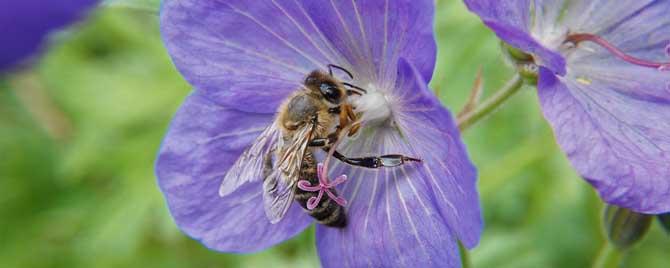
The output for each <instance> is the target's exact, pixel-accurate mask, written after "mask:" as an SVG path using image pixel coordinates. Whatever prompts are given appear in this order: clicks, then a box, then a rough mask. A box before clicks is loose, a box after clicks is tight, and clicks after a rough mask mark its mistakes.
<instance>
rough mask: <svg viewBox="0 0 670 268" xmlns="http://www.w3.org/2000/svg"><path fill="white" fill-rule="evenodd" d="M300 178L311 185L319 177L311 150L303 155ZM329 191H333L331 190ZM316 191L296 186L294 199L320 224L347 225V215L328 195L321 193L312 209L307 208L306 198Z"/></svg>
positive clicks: (315, 194)
mask: <svg viewBox="0 0 670 268" xmlns="http://www.w3.org/2000/svg"><path fill="white" fill-rule="evenodd" d="M300 179H301V180H307V181H309V183H310V184H311V185H318V184H319V178H318V176H317V174H316V161H315V160H314V155H313V154H312V152H311V151H309V150H307V151H306V152H305V155H304V157H303V161H302V167H301V170H300ZM331 191H334V189H333V190H331ZM317 195H318V192H307V191H304V190H302V189H300V188H298V187H296V188H295V200H296V201H298V203H300V206H302V207H303V208H304V209H305V211H307V213H308V214H309V215H310V216H312V217H314V218H315V219H316V221H317V222H318V223H320V224H323V225H326V226H330V227H337V228H343V227H345V226H347V216H346V213H344V208H343V207H342V206H340V205H338V204H337V203H336V202H335V201H333V200H332V199H330V197H329V196H328V195H325V194H324V195H323V197H322V198H321V201H320V202H319V204H318V205H317V206H316V207H315V208H314V209H312V210H309V209H307V200H309V198H310V197H316V196H317Z"/></svg>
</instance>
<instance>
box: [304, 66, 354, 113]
mask: <svg viewBox="0 0 670 268" xmlns="http://www.w3.org/2000/svg"><path fill="white" fill-rule="evenodd" d="M305 86H306V87H307V88H308V89H309V90H310V91H312V92H314V93H317V94H321V96H323V98H324V99H325V100H326V101H327V102H329V103H332V104H335V105H339V104H340V103H341V102H342V101H343V100H344V98H346V96H347V95H346V91H344V88H343V86H342V84H341V83H339V82H337V80H335V79H334V78H333V77H332V76H330V75H328V74H326V73H323V72H321V71H313V72H312V73H310V74H309V75H308V76H307V78H305Z"/></svg>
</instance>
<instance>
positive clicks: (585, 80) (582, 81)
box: [576, 76, 591, 86]
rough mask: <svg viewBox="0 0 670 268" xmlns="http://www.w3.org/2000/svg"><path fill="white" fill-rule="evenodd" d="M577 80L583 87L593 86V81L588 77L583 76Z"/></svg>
mask: <svg viewBox="0 0 670 268" xmlns="http://www.w3.org/2000/svg"><path fill="white" fill-rule="evenodd" d="M576 80H577V82H579V83H580V84H582V85H586V86H588V85H591V79H589V78H588V77H583V76H581V77H577V79H576Z"/></svg>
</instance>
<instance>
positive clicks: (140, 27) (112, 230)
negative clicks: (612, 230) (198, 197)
mask: <svg viewBox="0 0 670 268" xmlns="http://www.w3.org/2000/svg"><path fill="white" fill-rule="evenodd" d="M108 2H116V3H115V4H113V5H111V6H110V5H107V6H104V7H101V8H98V9H97V10H95V11H94V12H92V13H91V14H90V16H89V18H88V19H87V20H86V21H83V22H81V23H79V24H78V25H75V26H74V27H71V28H69V29H67V30H66V31H64V32H62V33H58V34H57V35H56V36H54V37H53V38H52V39H53V42H52V43H53V44H52V45H51V46H50V48H49V50H48V52H47V53H46V55H44V57H43V59H42V60H41V61H40V62H39V64H37V65H35V66H34V68H33V69H32V70H26V71H23V72H21V73H16V74H11V75H8V76H6V77H5V78H4V79H2V81H1V82H0V88H1V90H0V267H316V266H318V258H317V256H316V251H315V247H314V236H313V229H309V230H308V231H307V232H305V233H303V234H301V235H300V236H298V237H297V238H295V239H293V240H290V241H288V242H286V243H284V244H282V245H279V246H277V247H274V248H272V249H269V250H267V251H264V252H260V253H257V254H250V255H232V254H222V253H217V252H213V251H209V250H207V249H206V248H205V247H203V246H201V245H200V244H198V243H197V242H195V241H193V240H191V239H189V238H187V237H186V236H185V235H183V234H182V233H181V232H180V231H179V230H178V229H177V228H176V226H175V224H174V222H173V221H172V219H171V217H170V216H169V213H168V210H167V207H166V205H165V203H164V200H163V196H162V194H161V193H160V191H159V189H158V187H157V185H156V182H155V181H156V178H155V176H154V172H153V164H154V160H155V157H156V152H157V150H158V148H159V144H160V142H161V140H162V137H163V135H164V133H165V132H166V129H167V126H168V123H169V122H170V119H171V117H172V115H173V114H174V113H175V111H176V110H177V108H178V107H179V105H180V103H181V101H182V100H183V99H184V97H185V96H186V95H187V94H188V93H189V91H190V87H189V85H188V84H187V83H186V82H185V81H184V80H183V79H182V78H181V76H180V75H179V74H178V73H177V71H176V70H175V68H174V66H173V65H172V63H171V61H170V59H169V57H168V55H167V53H166V51H165V49H164V47H163V45H162V43H161V39H160V34H159V29H158V22H157V20H158V17H157V15H156V12H155V10H156V9H157V6H158V1H156V0H144V1H142V0H140V1H132V0H126V1H121V2H119V1H108ZM437 12H438V13H437V22H436V30H437V38H438V43H439V53H438V56H439V58H438V67H437V70H436V72H435V76H434V77H435V78H434V81H432V86H433V87H434V88H435V89H436V91H437V93H438V95H439V96H440V98H441V99H442V100H443V102H444V103H445V104H446V105H447V106H448V107H449V108H451V109H452V111H457V110H459V109H460V107H461V106H462V105H463V103H464V102H465V100H466V98H467V94H468V91H469V89H470V88H471V87H472V83H473V80H474V78H475V76H476V73H477V70H478V69H479V68H481V69H482V71H483V75H484V80H485V89H486V90H487V91H486V94H490V93H491V92H492V91H494V89H495V88H498V87H499V86H501V85H502V84H503V83H504V82H505V80H506V79H507V78H509V77H510V76H511V69H510V68H508V67H507V66H506V65H505V64H504V62H503V60H502V59H501V57H500V55H499V50H498V42H497V41H496V39H495V37H494V35H493V34H492V33H491V32H490V31H489V30H488V29H486V28H485V27H484V26H483V25H482V24H481V23H480V22H479V20H478V18H476V17H475V16H473V15H472V14H470V13H468V12H467V11H466V9H465V7H464V5H463V3H462V2H461V1H458V0H442V1H439V4H438V11H437ZM536 98H537V96H536V94H535V92H534V91H533V90H532V88H530V87H528V88H526V89H525V90H523V92H522V93H521V94H519V95H517V96H515V97H514V98H513V99H512V100H511V101H510V102H509V103H508V104H506V105H505V106H504V107H503V108H501V109H500V110H499V111H498V112H497V113H496V114H495V115H493V116H490V117H489V118H488V119H487V120H485V121H483V122H480V123H479V124H478V125H476V126H475V127H473V128H471V129H469V130H468V131H467V132H466V133H465V134H464V137H465V141H466V143H467V145H468V148H469V151H470V155H471V156H472V158H473V159H474V162H475V163H476V165H477V167H478V168H479V170H480V175H481V176H480V178H479V189H480V193H481V199H482V203H483V211H484V217H485V221H486V228H485V231H484V235H483V237H482V240H481V243H480V246H479V247H477V248H476V249H475V250H474V251H472V260H473V263H474V267H588V266H590V264H591V263H592V261H593V258H594V256H595V255H596V253H597V252H598V250H599V248H600V247H601V245H602V243H603V239H604V238H603V235H602V233H601V230H600V215H601V211H602V204H601V203H600V201H599V200H598V198H597V196H596V194H595V193H594V191H593V190H592V189H591V188H590V187H589V186H588V185H587V184H586V183H585V182H584V181H582V180H581V179H580V178H578V176H577V175H576V174H575V172H574V171H573V170H572V169H571V168H570V166H569V164H568V162H567V160H566V158H565V157H564V156H563V154H562V153H561V152H560V151H559V150H558V148H557V146H556V144H555V142H554V140H553V136H552V133H551V130H550V129H549V128H548V125H547V123H546V122H545V121H544V120H543V118H542V115H541V113H540V110H539V107H538V103H537V100H536ZM624 266H625V267H670V237H669V236H668V235H666V234H665V233H664V232H663V231H662V230H661V228H660V227H659V226H658V224H656V223H655V224H654V225H653V227H652V230H651V232H650V233H649V235H648V236H647V237H646V239H645V240H644V241H643V242H642V243H641V245H639V246H638V247H636V248H634V249H633V250H632V251H631V253H630V254H629V256H628V257H627V258H626V260H625V263H624Z"/></svg>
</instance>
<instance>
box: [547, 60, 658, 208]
mask: <svg viewBox="0 0 670 268" xmlns="http://www.w3.org/2000/svg"><path fill="white" fill-rule="evenodd" d="M607 62H609V63H610V64H609V66H608V65H607ZM607 67H609V68H607ZM598 68H600V69H598ZM669 82H670V76H668V73H663V72H660V71H657V70H653V69H647V68H642V67H635V66H621V65H618V66H617V65H616V64H611V59H609V61H607V60H606V61H604V62H601V66H600V67H599V66H598V65H596V64H594V65H591V66H588V65H576V66H574V67H573V68H572V69H571V71H570V72H569V73H568V74H567V76H566V77H564V78H557V77H556V76H555V75H553V74H552V73H551V72H549V71H548V70H546V69H544V68H543V69H542V70H541V73H540V83H539V85H538V88H539V96H540V101H541V104H542V108H543V111H544V115H545V117H546V118H547V120H548V121H549V122H550V123H551V125H552V127H553V128H554V133H555V135H556V139H557V140H558V142H559V144H560V145H561V147H562V149H563V150H564V151H565V152H566V154H567V155H568V158H569V159H570V161H571V162H572V164H573V166H574V167H575V168H576V169H577V171H578V172H579V173H580V174H581V175H582V176H583V177H584V178H585V179H586V180H588V181H589V182H590V183H591V184H592V185H593V186H594V187H595V188H596V189H597V190H598V192H599V193H600V195H601V197H602V198H603V199H604V200H605V201H606V202H608V203H610V204H614V205H617V206H621V207H626V208H630V209H633V210H635V211H637V212H641V213H650V214H655V213H660V212H667V211H670V167H669V166H668V163H670V121H669V120H668V118H670V92H667V91H665V90H666V88H665V85H666V84H667V83H669Z"/></svg>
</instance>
